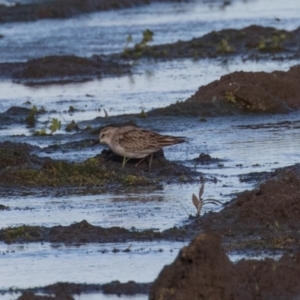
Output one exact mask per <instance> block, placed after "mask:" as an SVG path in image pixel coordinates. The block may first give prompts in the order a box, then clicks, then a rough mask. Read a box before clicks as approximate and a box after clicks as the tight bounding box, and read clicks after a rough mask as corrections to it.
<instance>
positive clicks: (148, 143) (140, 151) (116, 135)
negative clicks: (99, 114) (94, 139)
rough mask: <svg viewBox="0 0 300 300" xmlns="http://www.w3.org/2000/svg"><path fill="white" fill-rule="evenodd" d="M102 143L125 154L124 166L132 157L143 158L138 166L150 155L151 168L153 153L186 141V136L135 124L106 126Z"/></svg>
mask: <svg viewBox="0 0 300 300" xmlns="http://www.w3.org/2000/svg"><path fill="white" fill-rule="evenodd" d="M99 141H100V143H104V144H107V145H108V146H109V148H110V149H111V150H112V151H113V152H114V153H116V154H118V155H120V156H123V157H124V159H123V164H122V167H123V168H124V166H125V164H126V162H127V161H128V160H129V159H130V158H141V160H140V161H139V162H138V163H137V164H136V165H135V166H136V167H137V166H138V165H139V164H140V163H141V162H142V161H144V160H145V158H146V157H147V156H150V162H149V169H150V166H151V162H152V158H153V153H154V152H156V151H158V150H160V149H162V148H163V147H166V146H171V145H175V144H180V143H184V142H186V139H185V138H184V137H175V136H170V135H161V134H159V133H156V132H153V131H149V130H146V129H143V128H139V127H134V126H123V127H105V128H103V129H102V130H101V132H100V134H99Z"/></svg>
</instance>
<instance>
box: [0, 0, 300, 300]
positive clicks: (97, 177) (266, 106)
mask: <svg viewBox="0 0 300 300" xmlns="http://www.w3.org/2000/svg"><path fill="white" fill-rule="evenodd" d="M151 2H158V1H155V0H153V1H145V0H131V1H126V0H124V1H94V0H90V1H85V2H84V3H83V2H82V1H77V0H69V1H61V0H53V1H45V2H43V3H36V4H27V5H23V4H16V5H15V6H11V7H8V6H4V5H0V22H2V23H4V22H15V21H34V20H39V19H48V18H52V19H57V18H68V17H71V16H74V15H77V14H81V13H87V12H94V11H99V10H108V9H116V8H123V7H131V6H134V5H142V4H148V3H151ZM0 38H4V39H5V36H0ZM299 49H300V28H298V29H296V30H294V31H286V30H277V29H275V28H270V27H261V26H254V25H253V26H249V27H246V28H243V29H240V30H235V29H226V30H222V31H219V32H211V33H209V34H207V35H205V36H203V37H200V38H194V39H193V40H190V41H186V42H182V41H178V42H176V43H174V44H164V45H156V46H148V45H147V43H145V44H143V45H142V47H141V44H140V45H138V44H137V45H135V46H134V47H132V48H126V49H125V50H124V52H122V53H117V54H112V55H108V56H104V55H102V56H97V55H94V56H92V57H90V58H82V57H76V56H49V57H42V58H36V59H33V60H29V61H27V62H24V63H23V62H22V63H20V62H11V63H1V64H0V72H1V77H2V78H5V79H6V78H10V79H12V80H14V81H17V82H19V83H22V84H26V85H39V84H52V83H62V84H64V83H68V82H82V81H87V80H93V79H95V78H102V77H104V76H121V75H125V74H130V73H132V72H135V69H134V68H131V65H130V64H129V63H128V61H129V60H137V59H141V58H144V59H148V58H150V60H151V61H155V60H156V59H157V60H171V59H181V58H191V59H195V60H197V59H202V58H213V59H216V58H217V59H220V61H226V60H227V59H229V58H232V57H241V58H242V59H243V60H284V59H288V60H291V59H298V58H299V56H300V52H299ZM136 69H137V68H136ZM299 78H300V67H299V66H294V67H292V68H291V69H290V70H289V71H287V72H281V71H275V72H272V73H265V72H234V73H231V74H228V75H225V76H223V77H221V78H220V80H217V81H214V82H212V83H210V84H208V85H206V86H202V87H200V88H199V90H198V91H197V92H196V93H195V94H194V95H193V96H191V97H190V98H189V99H187V100H186V101H184V102H177V103H175V104H172V105H170V106H168V107H164V108H159V109H154V110H152V111H149V112H147V114H146V115H145V116H146V117H148V118H154V117H156V116H159V117H164V116H168V115H172V116H201V117H207V116H220V115H233V114H245V113H247V114H249V113H250V114H275V113H288V112H291V111H294V110H298V109H299V107H300V98H299ZM39 113H40V114H42V113H43V111H39V112H34V114H32V111H31V110H30V109H27V108H21V107H12V108H10V109H9V110H8V111H6V112H3V113H1V114H0V128H7V126H11V125H16V124H21V125H25V126H28V127H34V126H35V122H36V119H35V114H39ZM145 116H144V115H143V116H141V117H145ZM108 120H110V119H109V118H108V119H107V120H106V121H108ZM202 120H204V119H202ZM73 125H74V124H73ZM76 125H77V124H75V125H74V127H72V129H70V130H74V131H78V132H79V134H81V137H82V139H81V141H75V142H68V143H66V144H64V145H61V144H55V145H51V146H48V147H46V148H44V149H42V148H40V147H38V146H33V145H31V144H26V143H13V142H3V143H0V195H1V196H2V197H9V196H16V195H28V194H31V195H47V196H49V195H50V196H51V195H53V196H61V195H72V194H99V193H107V190H108V189H109V190H119V189H123V190H124V189H125V190H127V191H134V190H135V189H136V188H138V187H147V188H148V187H149V186H154V187H155V188H159V187H160V186H161V185H162V184H168V183H178V184H180V183H191V182H195V180H198V178H199V174H198V173H196V172H194V171H192V170H190V169H189V168H187V167H185V166H182V165H180V164H177V163H174V162H169V161H168V160H166V159H165V157H164V154H163V152H162V151H160V152H158V153H156V154H155V155H154V159H153V162H152V167H151V170H148V162H147V161H144V162H143V163H142V164H141V165H140V166H139V167H138V168H136V167H135V164H136V163H137V160H133V159H132V160H129V161H128V163H127V164H126V166H125V168H124V169H122V172H120V169H121V165H122V158H121V157H119V156H117V155H115V154H114V153H112V152H111V151H110V150H104V151H102V153H101V154H98V155H96V156H94V157H91V158H89V159H87V160H84V161H82V162H73V163H72V162H69V161H63V160H56V159H53V158H50V157H45V156H39V153H49V154H50V153H54V152H55V151H68V150H69V149H74V148H84V147H92V145H93V142H94V138H96V137H95V134H96V133H98V132H99V129H100V128H97V129H94V130H87V131H86V132H84V130H81V129H80V128H79V127H78V126H77V127H76ZM253 126H256V128H251V129H258V128H261V127H260V126H263V127H264V126H268V124H262V125H253ZM270 126H273V125H270ZM276 126H287V127H288V126H290V123H289V122H285V123H282V124H279V123H278V124H277V125H276ZM93 131H94V132H93ZM49 136H51V134H49ZM195 161H196V162H198V163H201V164H204V165H208V164H210V163H218V162H221V160H219V159H218V158H214V157H210V155H209V154H205V153H204V154H203V153H202V154H200V155H199V157H197V158H195ZM237 167H238V166H237ZM196 177H197V179H195V178H196ZM204 177H205V176H204ZM240 181H241V182H243V181H252V182H257V181H260V185H258V186H257V188H255V189H254V190H251V191H245V192H243V193H241V194H239V195H238V196H235V197H234V199H233V200H232V201H230V202H228V203H225V204H224V208H223V209H222V210H221V211H220V212H209V213H206V214H204V215H203V216H201V217H199V216H191V215H190V216H189V217H187V220H186V222H185V225H182V226H180V227H173V228H169V229H167V230H164V231H161V232H160V231H156V230H153V229H149V230H136V229H135V228H131V229H130V230H128V229H125V228H122V227H110V228H103V227H100V226H94V225H92V224H90V223H88V222H87V221H85V220H83V221H81V222H78V223H73V224H71V225H69V226H61V225H58V226H52V227H45V226H28V225H23V226H19V227H9V228H2V229H1V230H0V241H2V242H5V243H7V244H12V243H32V242H49V243H74V244H75V243H79V244H81V243H109V242H131V241H159V240H170V241H190V240H191V239H193V240H192V242H191V243H190V245H189V246H187V247H185V248H183V249H182V250H181V251H180V253H179V255H178V257H177V259H176V260H175V261H174V263H173V264H171V265H170V266H167V267H165V268H164V269H163V270H162V272H161V274H160V275H159V276H158V278H157V280H155V282H154V284H153V285H152V284H150V283H145V284H144V283H136V282H128V283H120V282H118V281H114V282H111V283H108V284H104V285H100V284H95V285H88V284H75V283H56V284H54V285H51V286H46V287H39V288H34V289H27V290H16V292H20V293H22V295H21V296H20V297H19V298H18V299H23V300H24V299H57V300H58V299H74V295H78V294H82V293H92V292H102V293H104V294H117V295H135V294H146V293H148V292H149V291H150V296H149V297H150V299H192V298H194V297H195V295H197V297H198V298H201V297H202V298H205V299H233V298H235V299H283V298H284V299H293V298H295V297H297V296H298V295H299V294H300V289H299V286H300V282H299V278H300V276H299V275H300V264H299V262H300V254H299V246H300V245H299V243H300V242H299V241H300V231H299V228H300V221H299V220H300V218H299V217H300V213H299V212H300V202H299V197H300V166H299V165H298V164H297V165H294V166H291V167H287V168H283V169H278V170H276V171H275V172H272V173H265V172H264V173H253V174H247V175H243V176H242V177H241V178H240ZM9 209H10V208H9V207H7V206H5V205H3V204H0V214H1V212H2V211H5V210H9ZM216 233H218V234H216ZM120 251H124V252H130V248H127V249H125V250H124V249H115V252H120ZM230 251H236V252H238V253H242V254H245V253H252V252H255V253H275V252H276V253H277V252H279V253H280V254H283V256H282V258H281V259H280V260H273V259H265V260H262V261H257V260H245V259H243V260H241V261H239V262H238V263H236V264H233V263H232V262H230V260H229V258H228V256H227V253H228V252H230ZM1 292H3V291H1ZM4 293H7V291H4ZM40 293H43V294H44V295H40Z"/></svg>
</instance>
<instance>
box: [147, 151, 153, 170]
mask: <svg viewBox="0 0 300 300" xmlns="http://www.w3.org/2000/svg"><path fill="white" fill-rule="evenodd" d="M152 159H153V153H151V154H150V161H149V166H148V170H150V167H151V163H152Z"/></svg>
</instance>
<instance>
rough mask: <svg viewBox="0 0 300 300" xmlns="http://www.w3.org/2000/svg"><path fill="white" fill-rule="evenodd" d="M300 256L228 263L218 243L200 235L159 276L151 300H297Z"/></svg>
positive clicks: (217, 239)
mask: <svg viewBox="0 0 300 300" xmlns="http://www.w3.org/2000/svg"><path fill="white" fill-rule="evenodd" d="M299 294H300V253H298V254H296V255H287V254H286V255H284V256H283V257H282V258H281V259H280V260H279V261H274V260H273V259H265V260H263V261H257V260H244V259H243V260H241V261H239V262H238V263H237V264H233V263H231V262H230V260H229V258H228V257H227V256H226V254H225V252H224V250H223V249H222V247H221V239H220V237H219V236H216V235H214V234H207V233H203V234H200V235H199V236H198V237H197V238H195V239H194V240H193V241H192V242H191V243H190V245H189V246H187V247H184V248H183V249H182V250H181V251H180V253H179V255H178V257H177V258H176V260H175V261H174V262H173V263H172V264H171V265H169V266H166V267H164V269H163V270H162V271H161V273H160V274H159V276H158V278H157V279H156V280H155V282H154V284H153V285H152V287H151V291H150V296H149V299H151V300H156V299H157V300H158V299H159V300H185V299H207V300H210V299H211V300H227V299H228V300H229V299H243V300H248V299H249V300H250V299H261V300H263V299H265V300H269V299H273V300H276V299H298V297H299Z"/></svg>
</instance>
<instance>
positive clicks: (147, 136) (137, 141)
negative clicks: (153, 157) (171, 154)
mask: <svg viewBox="0 0 300 300" xmlns="http://www.w3.org/2000/svg"><path fill="white" fill-rule="evenodd" d="M183 142H185V140H184V139H183V138H177V137H172V136H167V135H161V134H158V133H155V132H152V131H149V130H146V129H141V128H135V127H132V128H128V130H124V131H123V132H122V134H120V135H119V143H120V145H121V146H122V147H124V148H126V149H128V150H130V151H147V150H148V151H150V152H153V151H158V150H159V149H161V148H162V147H165V146H170V145H174V144H178V143H183Z"/></svg>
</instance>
